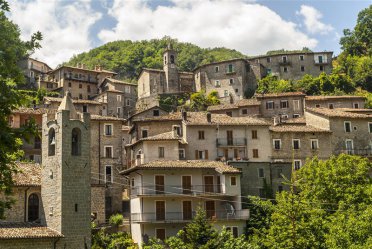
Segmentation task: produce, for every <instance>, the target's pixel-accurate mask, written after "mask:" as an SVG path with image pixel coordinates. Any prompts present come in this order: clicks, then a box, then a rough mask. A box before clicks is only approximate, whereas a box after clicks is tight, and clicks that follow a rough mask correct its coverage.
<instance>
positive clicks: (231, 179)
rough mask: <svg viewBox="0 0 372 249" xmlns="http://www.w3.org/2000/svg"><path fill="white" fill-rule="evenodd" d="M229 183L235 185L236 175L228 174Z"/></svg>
mask: <svg viewBox="0 0 372 249" xmlns="http://www.w3.org/2000/svg"><path fill="white" fill-rule="evenodd" d="M230 185H231V186H236V176H230Z"/></svg>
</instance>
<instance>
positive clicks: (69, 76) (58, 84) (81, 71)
mask: <svg viewBox="0 0 372 249" xmlns="http://www.w3.org/2000/svg"><path fill="white" fill-rule="evenodd" d="M114 75H116V73H114V72H111V71H107V70H104V69H102V68H101V67H100V66H96V67H95V68H94V70H90V69H87V68H86V67H85V65H84V64H80V63H79V64H78V65H77V67H71V66H61V67H58V68H56V69H54V70H52V71H49V72H48V73H47V74H46V75H45V77H44V78H43V79H40V80H39V81H38V88H44V89H46V90H48V91H55V92H59V93H60V95H61V96H64V94H65V93H66V92H67V91H69V92H70V93H71V96H72V98H73V99H91V98H92V97H93V96H95V95H97V94H98V85H99V84H100V83H102V82H103V80H104V79H105V78H107V77H109V78H110V77H113V76H114Z"/></svg>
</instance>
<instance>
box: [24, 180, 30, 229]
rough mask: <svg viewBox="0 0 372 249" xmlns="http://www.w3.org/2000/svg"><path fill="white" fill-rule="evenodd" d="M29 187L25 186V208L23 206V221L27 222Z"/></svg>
mask: <svg viewBox="0 0 372 249" xmlns="http://www.w3.org/2000/svg"><path fill="white" fill-rule="evenodd" d="M29 189H30V187H28V188H26V190H25V208H24V221H25V222H27V191H28V190H29Z"/></svg>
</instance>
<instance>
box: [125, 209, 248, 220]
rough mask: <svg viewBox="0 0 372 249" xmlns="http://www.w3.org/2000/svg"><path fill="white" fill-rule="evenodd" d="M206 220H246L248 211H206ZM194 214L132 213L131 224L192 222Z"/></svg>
mask: <svg viewBox="0 0 372 249" xmlns="http://www.w3.org/2000/svg"><path fill="white" fill-rule="evenodd" d="M206 213H207V218H208V219H210V220H247V219H248V218H249V210H248V209H242V210H234V211H214V210H206ZM195 215H196V212H154V213H132V214H131V222H165V223H172V222H174V223H176V222H188V221H190V220H192V219H193V218H194V217H195Z"/></svg>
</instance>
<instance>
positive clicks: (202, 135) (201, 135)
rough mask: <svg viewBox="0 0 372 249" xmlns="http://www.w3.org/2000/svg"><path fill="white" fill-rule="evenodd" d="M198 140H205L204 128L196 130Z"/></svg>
mask: <svg viewBox="0 0 372 249" xmlns="http://www.w3.org/2000/svg"><path fill="white" fill-rule="evenodd" d="M198 140H205V132H204V130H199V131H198Z"/></svg>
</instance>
